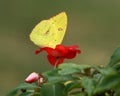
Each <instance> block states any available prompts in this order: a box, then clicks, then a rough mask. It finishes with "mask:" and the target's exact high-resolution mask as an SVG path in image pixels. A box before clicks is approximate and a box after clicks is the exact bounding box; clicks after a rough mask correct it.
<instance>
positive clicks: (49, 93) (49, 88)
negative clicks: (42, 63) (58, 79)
mask: <svg viewBox="0 0 120 96" xmlns="http://www.w3.org/2000/svg"><path fill="white" fill-rule="evenodd" d="M40 92H41V96H67V93H65V91H64V85H63V84H51V85H50V84H44V85H43V86H42V88H41V89H40Z"/></svg>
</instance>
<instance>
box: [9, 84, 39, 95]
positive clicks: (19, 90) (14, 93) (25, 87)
mask: <svg viewBox="0 0 120 96" xmlns="http://www.w3.org/2000/svg"><path fill="white" fill-rule="evenodd" d="M36 87H37V85H36V84H35V83H32V84H29V83H25V82H24V83H21V84H20V86H18V87H16V88H15V89H13V90H12V91H11V92H10V93H9V94H7V96H17V94H18V93H19V92H20V93H22V92H21V89H26V90H27V89H31V90H32V89H33V90H34V88H36Z"/></svg>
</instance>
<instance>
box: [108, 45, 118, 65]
mask: <svg viewBox="0 0 120 96" xmlns="http://www.w3.org/2000/svg"><path fill="white" fill-rule="evenodd" d="M118 62H120V47H118V48H116V49H115V51H114V53H113V55H112V56H111V60H110V62H109V65H110V66H114V65H115V64H117V63H118Z"/></svg>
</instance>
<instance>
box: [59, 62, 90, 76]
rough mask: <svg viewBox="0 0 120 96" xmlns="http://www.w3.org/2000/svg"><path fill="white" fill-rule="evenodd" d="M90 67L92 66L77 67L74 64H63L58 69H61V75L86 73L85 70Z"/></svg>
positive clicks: (82, 65)
mask: <svg viewBox="0 0 120 96" xmlns="http://www.w3.org/2000/svg"><path fill="white" fill-rule="evenodd" d="M90 67H91V66H90V65H86V64H81V65H77V64H74V63H63V64H61V65H60V66H59V67H58V69H60V70H59V71H58V72H59V74H61V75H67V74H73V73H84V70H85V69H87V68H90Z"/></svg>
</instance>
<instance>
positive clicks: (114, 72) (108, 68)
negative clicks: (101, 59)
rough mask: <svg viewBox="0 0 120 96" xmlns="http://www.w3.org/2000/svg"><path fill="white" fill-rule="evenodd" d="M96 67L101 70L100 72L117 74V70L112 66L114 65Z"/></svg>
mask: <svg viewBox="0 0 120 96" xmlns="http://www.w3.org/2000/svg"><path fill="white" fill-rule="evenodd" d="M94 68H95V69H96V70H97V71H98V72H99V73H102V74H103V75H109V74H116V73H117V71H116V70H115V69H114V68H112V67H109V66H106V67H102V68H100V67H98V66H94Z"/></svg>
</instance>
